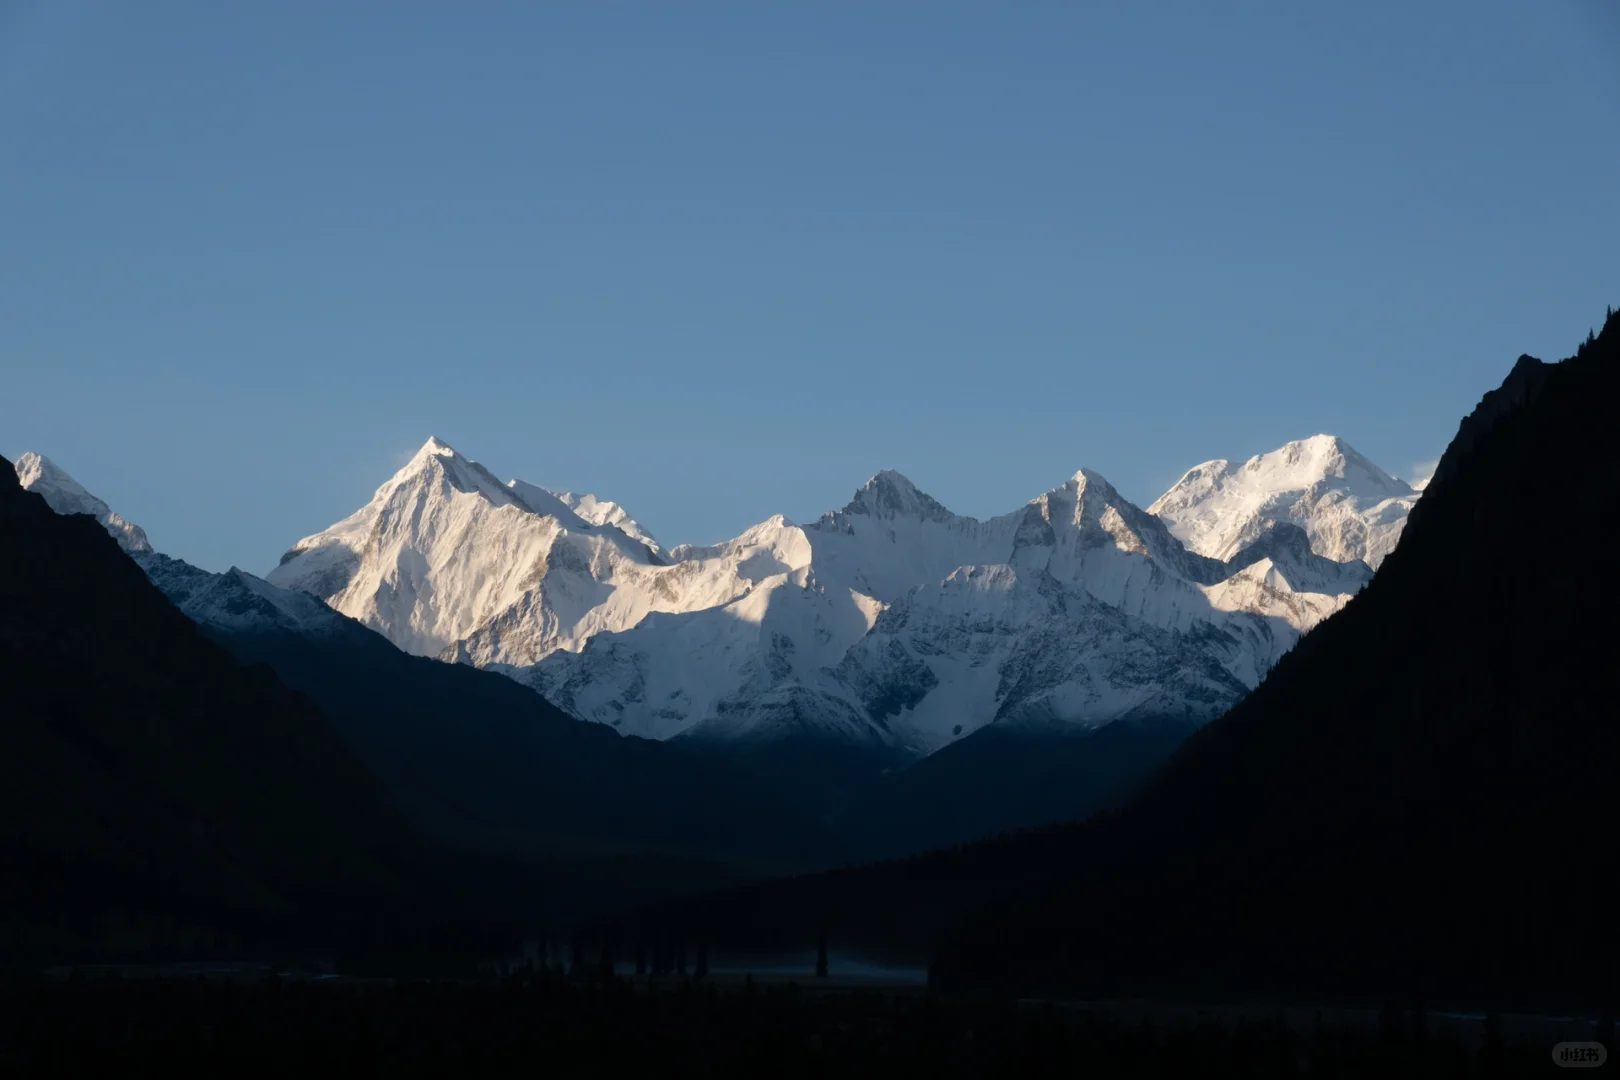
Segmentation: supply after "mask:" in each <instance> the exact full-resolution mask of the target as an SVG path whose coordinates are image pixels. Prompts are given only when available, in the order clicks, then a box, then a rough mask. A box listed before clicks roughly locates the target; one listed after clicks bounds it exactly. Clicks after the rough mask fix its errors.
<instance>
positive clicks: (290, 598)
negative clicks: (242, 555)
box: [16, 454, 349, 637]
mask: <svg viewBox="0 0 1620 1080" xmlns="http://www.w3.org/2000/svg"><path fill="white" fill-rule="evenodd" d="M16 470H17V478H18V480H19V481H20V482H21V483H22V486H23V488H24V489H25V490H28V491H33V492H36V493H37V494H39V495H40V496H41V497H43V498H44V500H45V504H46V505H47V506H49V507H50V508H51V509H52V510H55V511H56V512H57V513H58V514H90V515H91V516H92V517H94V518H95V519H96V520H97V521H99V522H101V524H102V527H103V528H105V529H106V530H107V532H108V533H110V534H111V535H112V538H113V539H114V540H117V541H118V543H119V546H120V547H122V548H123V549H124V550H125V551H126V552H127V553H128V554H129V556H130V557H131V558H132V559H134V560H135V562H136V564H137V565H139V566H140V568H141V569H142V570H143V571H145V573H146V576H147V577H148V578H149V579H150V580H151V582H152V584H154V585H156V586H157V587H158V588H159V590H161V591H162V592H163V594H164V595H165V596H167V597H168V598H169V600H170V601H171V602H172V603H173V604H174V605H175V607H178V608H179V609H180V610H181V611H183V612H185V613H186V615H188V616H190V618H191V619H192V621H193V622H196V623H199V624H201V625H203V626H207V627H211V628H214V629H217V630H221V631H228V632H254V631H266V630H272V629H275V630H287V631H292V632H294V633H299V634H305V635H311V636H317V637H320V636H329V635H332V634H335V633H339V632H340V631H341V629H342V628H343V627H344V626H346V625H349V622H348V620H347V619H345V618H343V616H341V615H339V614H338V613H337V612H335V611H333V610H332V609H331V608H330V607H328V606H327V605H326V604H323V603H321V602H320V601H319V600H317V599H316V598H315V597H313V596H310V595H308V594H305V593H300V592H293V591H290V590H287V589H278V588H276V587H275V586H274V585H271V584H269V583H268V582H266V581H264V580H263V579H262V578H257V577H254V576H253V575H252V574H249V573H247V572H246V571H244V570H240V569H238V568H237V567H234V566H233V567H231V568H230V569H229V570H228V571H226V572H225V573H223V574H214V573H210V572H209V571H207V570H202V569H199V568H197V567H195V566H192V565H191V564H190V563H187V562H182V561H181V560H179V559H175V558H171V557H169V556H167V555H163V554H161V553H159V552H157V551H155V550H153V548H152V545H151V543H150V542H149V541H148V540H147V536H146V531H145V530H144V529H142V528H141V527H140V526H139V525H136V524H134V523H133V522H130V521H126V520H125V519H124V518H122V517H120V516H119V515H118V514H116V513H114V512H113V511H112V510H111V509H109V508H108V506H107V504H106V503H104V502H102V501H101V500H100V499H98V498H96V497H95V496H94V495H92V494H90V492H88V491H86V490H85V489H84V487H83V486H82V485H81V484H80V483H79V482H78V481H77V480H75V479H73V477H71V476H69V475H68V473H67V472H66V470H64V469H62V468H61V467H59V466H57V465H56V464H55V463H53V462H51V461H50V460H49V459H47V458H44V457H41V456H40V455H38V454H23V455H22V456H20V457H19V458H18V459H17V465H16Z"/></svg>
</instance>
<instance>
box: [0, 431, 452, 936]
mask: <svg viewBox="0 0 1620 1080" xmlns="http://www.w3.org/2000/svg"><path fill="white" fill-rule="evenodd" d="M125 524H126V525H127V523H125ZM114 531H115V532H119V533H121V534H122V536H123V537H124V539H125V541H126V542H127V543H129V544H131V545H135V546H139V545H137V544H136V539H137V537H138V530H135V531H133V532H132V531H130V530H129V529H127V528H125V529H117V528H115V530H114ZM139 539H140V540H141V541H142V542H144V538H143V537H142V538H139ZM0 713H3V715H4V717H5V719H4V721H3V722H0V740H3V747H0V799H3V800H4V804H5V805H4V812H3V814H0V822H3V823H4V824H3V835H0V896H3V897H4V898H5V903H4V905H3V908H0V920H3V922H4V930H5V933H4V938H3V941H4V944H5V946H6V949H7V951H8V952H10V953H15V954H26V955H32V954H39V955H49V956H51V957H53V958H59V957H62V956H71V955H74V954H75V951H76V950H79V949H82V948H98V949H102V950H104V951H117V950H118V949H119V948H128V949H130V950H132V951H137V952H141V951H151V950H154V949H162V948H163V947H165V946H169V947H174V948H181V947H185V946H186V945H187V943H191V944H195V943H196V942H197V941H198V940H201V939H206V940H208V941H210V942H215V943H218V942H222V941H224V942H228V941H231V940H235V941H238V942H244V941H252V942H256V943H258V944H259V945H263V944H264V943H266V942H277V941H283V942H285V941H290V940H296V941H298V942H300V943H301V944H304V945H310V944H312V943H313V944H324V945H325V946H327V947H335V946H336V945H337V944H338V943H339V942H340V941H341V940H343V939H345V938H352V937H353V936H356V935H358V936H360V937H362V938H364V939H367V940H369V939H370V938H371V936H372V935H373V934H374V933H376V932H377V931H379V930H381V929H382V928H383V927H384V926H385V924H387V923H388V922H390V921H391V920H392V917H391V916H381V917H380V916H379V912H383V911H390V910H392V911H395V912H403V911H404V910H406V909H408V908H412V907H414V906H415V905H416V903H417V902H418V900H420V901H421V902H422V903H424V904H432V903H435V902H436V899H433V898H437V897H439V896H440V892H439V890H438V889H437V888H436V886H435V885H434V883H433V881H432V880H431V879H430V878H424V877H423V876H422V875H421V874H420V872H419V871H420V869H421V867H422V866H423V864H424V862H425V861H426V852H425V850H424V849H423V848H422V847H421V845H419V844H418V842H417V841H416V839H415V837H414V836H413V835H412V834H411V833H410V831H409V830H408V829H407V828H406V827H405V826H404V824H403V823H402V822H401V821H400V820H399V819H398V817H397V815H395V814H394V813H393V812H392V811H391V810H390V809H389V807H388V805H387V802H386V800H385V798H384V796H383V793H382V791H381V789H380V788H379V787H378V786H377V785H376V783H375V782H374V781H373V780H372V778H371V777H370V776H369V775H368V774H367V772H366V770H365V769H364V768H363V767H362V766H361V764H360V763H359V762H358V761H357V760H356V759H355V758H354V756H353V755H352V754H351V753H350V752H349V750H348V748H347V747H346V746H345V745H344V744H343V742H342V740H341V739H339V737H338V736H337V735H336V733H335V732H333V731H332V730H331V729H330V727H329V726H328V725H327V723H326V722H325V719H324V718H323V717H322V716H321V715H320V713H319V711H318V710H317V709H316V708H315V707H314V705H313V704H312V703H311V702H310V701H308V700H307V699H305V698H303V697H301V696H300V695H298V694H296V693H294V692H292V691H290V690H289V689H287V687H286V686H284V685H283V684H282V683H281V682H280V681H279V680H278V679H277V678H276V676H275V675H274V674H273V673H272V672H271V671H270V670H269V669H268V668H265V667H262V666H260V667H243V666H241V665H240V664H238V663H237V662H236V661H235V660H234V659H233V658H232V657H231V656H230V655H228V654H227V653H226V652H225V650H223V649H221V648H220V647H219V646H217V645H215V644H214V643H213V642H211V641H209V640H207V639H206V638H205V637H204V636H203V635H202V633H201V632H199V630H198V629H197V627H196V626H195V625H194V624H193V623H192V622H191V620H189V619H187V618H186V617H185V616H184V615H182V614H181V613H180V612H179V611H177V610H175V608H174V607H173V605H171V604H170V603H169V602H168V600H166V599H165V598H164V596H163V594H162V593H160V592H159V591H158V590H157V589H156V588H154V587H153V586H152V584H151V583H150V582H149V581H148V580H147V579H146V577H145V576H144V575H143V574H142V573H141V571H140V569H139V568H138V567H136V566H135V564H134V563H133V562H131V561H130V559H129V558H128V557H126V555H125V554H124V552H123V551H121V550H120V549H119V545H118V544H117V543H115V542H114V540H113V539H112V538H111V537H109V535H108V532H107V531H104V529H103V528H102V527H101V526H98V525H97V523H96V522H95V521H94V520H92V519H91V518H90V517H88V516H83V515H77V514H76V515H71V516H63V515H58V514H56V513H54V512H52V510H50V509H49V508H48V507H47V506H46V503H45V501H44V500H43V499H42V498H41V497H40V496H38V495H36V494H33V493H31V492H27V491H24V490H23V489H22V488H21V487H20V485H19V484H18V481H17V478H16V476H15V474H14V473H13V471H12V469H11V467H10V464H9V463H7V466H6V467H5V468H0ZM227 947H228V946H227Z"/></svg>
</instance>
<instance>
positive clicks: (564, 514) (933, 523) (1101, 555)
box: [266, 436, 1417, 762]
mask: <svg viewBox="0 0 1620 1080" xmlns="http://www.w3.org/2000/svg"><path fill="white" fill-rule="evenodd" d="M1375 495H1381V496H1382V497H1381V498H1376V499H1375V498H1374V496H1375ZM1416 499H1417V493H1416V492H1415V491H1414V490H1413V489H1412V488H1410V487H1409V486H1407V485H1406V484H1404V483H1403V482H1402V481H1400V480H1397V479H1395V478H1394V477H1391V476H1389V475H1388V474H1387V473H1384V472H1383V471H1382V470H1380V469H1378V468H1377V467H1376V466H1374V465H1372V464H1371V463H1370V462H1368V461H1367V460H1366V459H1365V458H1363V457H1362V456H1361V455H1360V454H1358V453H1356V452H1355V451H1354V450H1353V449H1352V448H1350V447H1349V446H1348V445H1347V444H1345V443H1344V442H1343V441H1342V440H1340V439H1336V438H1333V437H1330V436H1317V437H1315V438H1312V439H1308V440H1304V441H1302V442H1299V443H1291V444H1289V445H1288V446H1286V447H1284V448H1282V449H1281V450H1279V451H1276V452H1275V453H1273V454H1268V455H1265V456H1264V457H1260V458H1255V459H1253V460H1252V461H1250V462H1249V463H1247V464H1246V465H1244V466H1243V467H1241V468H1231V467H1230V466H1228V465H1227V464H1226V463H1224V462H1211V463H1207V464H1205V465H1202V466H1199V467H1198V468H1196V469H1194V470H1192V471H1191V472H1189V473H1188V474H1187V476H1186V477H1184V478H1183V480H1182V481H1181V482H1179V483H1178V484H1177V485H1176V486H1175V487H1174V488H1172V489H1171V491H1170V492H1168V493H1167V494H1166V495H1165V496H1164V497H1163V498H1162V499H1160V500H1159V502H1158V503H1156V504H1155V506H1156V507H1159V508H1160V510H1159V511H1158V512H1156V513H1148V512H1144V511H1143V510H1141V509H1140V508H1138V507H1136V506H1134V505H1132V504H1131V503H1130V502H1129V501H1127V500H1126V499H1124V498H1123V497H1122V496H1121V495H1120V494H1119V492H1118V491H1117V490H1116V489H1114V487H1113V486H1112V485H1110V484H1109V483H1108V482H1107V480H1105V479H1104V478H1102V477H1101V476H1098V475H1097V474H1096V473H1093V472H1091V471H1089V470H1081V471H1080V472H1078V473H1076V474H1075V475H1074V477H1072V478H1071V479H1070V480H1068V481H1067V482H1065V483H1064V484H1062V485H1060V486H1059V487H1057V488H1054V489H1053V490H1051V491H1049V492H1046V493H1045V494H1043V495H1041V496H1039V497H1037V498H1035V499H1033V500H1031V501H1030V502H1029V503H1027V504H1026V505H1025V506H1023V507H1021V508H1019V509H1018V510H1015V511H1012V512H1011V513H1008V514H1005V515H1002V516H1000V517H996V518H991V519H989V520H984V521H981V520H977V519H974V518H968V517H963V516H960V515H957V514H954V513H952V512H951V511H949V510H948V509H946V508H945V507H944V506H942V505H940V504H939V503H938V502H937V501H936V500H934V499H933V498H931V497H930V496H928V495H927V494H925V493H923V492H921V491H919V490H918V489H917V488H916V487H915V486H914V485H913V484H911V483H910V482H909V481H908V480H907V479H906V478H905V477H903V476H901V475H899V474H898V473H894V472H891V471H885V472H880V473H878V474H877V475H876V476H874V477H873V478H872V479H871V480H870V481H868V482H867V484H866V485H865V486H864V487H862V488H861V489H860V490H858V491H857V492H856V493H855V495H854V497H853V498H852V499H851V500H850V502H849V503H848V505H846V506H845V507H843V508H842V509H841V510H838V511H834V512H830V513H827V514H825V515H823V516H822V517H821V518H820V519H818V520H817V521H815V522H812V523H810V524H807V525H802V526H801V525H795V524H793V523H791V522H789V521H788V520H786V519H785V518H783V517H781V516H776V517H772V518H769V519H767V520H766V521H764V522H761V523H760V524H759V525H757V526H755V527H753V528H751V529H749V530H747V531H746V532H744V533H743V534H742V535H741V536H738V537H736V538H735V539H732V540H729V541H727V542H725V543H721V544H716V545H713V546H709V547H693V546H684V545H683V546H680V547H676V548H672V549H667V550H666V549H664V548H662V547H660V546H659V545H658V543H657V542H656V541H654V540H653V539H652V538H651V534H650V532H649V531H648V530H647V529H646V528H645V527H643V526H642V525H640V524H639V523H637V522H636V521H635V520H634V519H632V518H630V517H629V516H628V514H626V513H625V512H624V510H623V509H622V508H620V507H619V506H617V505H616V504H614V503H610V502H605V501H600V500H597V499H595V498H594V497H592V496H574V495H565V494H558V493H556V492H552V491H549V490H547V489H544V488H541V487H538V486H536V485H533V484H529V483H526V482H524V481H521V480H512V481H508V482H504V483H503V482H501V481H500V480H498V479H497V478H496V477H495V475H494V474H493V473H491V472H490V471H489V470H488V469H486V468H484V467H483V466H481V465H479V464H478V463H476V462H473V461H471V460H469V459H467V458H466V457H464V456H463V455H461V454H460V453H458V452H457V451H455V450H454V449H453V448H451V447H450V446H448V445H447V444H445V443H443V442H442V441H440V440H438V439H430V440H429V441H428V442H427V443H426V444H425V445H424V446H423V447H422V449H421V450H420V451H419V452H418V453H417V454H416V455H415V457H413V458H412V460H411V461H410V462H409V463H408V464H407V465H406V466H405V467H404V468H402V469H401V470H400V471H399V472H398V473H397V474H395V475H394V476H393V477H392V478H390V479H389V480H388V482H387V483H385V484H383V485H382V486H381V487H380V488H378V489H377V492H376V494H375V496H374V497H373V498H372V500H371V502H370V503H368V504H367V505H366V506H365V507H363V508H362V509H360V510H359V511H357V512H356V513H355V514H353V515H351V516H350V517H348V518H346V519H345V520H344V521H342V522H339V523H338V524H336V525H334V526H332V527H331V528H329V529H326V530H324V531H323V532H321V533H318V534H316V535H314V536H310V537H307V538H305V539H304V540H301V541H299V542H298V543H297V544H296V545H295V546H294V547H293V548H292V549H291V550H289V551H288V552H287V554H286V555H285V556H284V557H283V559H282V561H281V564H280V565H279V566H277V567H276V568H275V569H274V570H272V571H271V572H270V573H269V574H268V575H266V580H267V581H268V582H270V583H271V584H272V585H276V586H280V587H283V588H287V589H293V590H298V591H303V592H308V593H310V594H312V595H315V596H318V597H320V598H321V599H323V600H325V601H326V602H327V603H328V604H330V605H331V606H332V607H333V608H335V609H336V610H338V611H341V612H343V613H345V614H347V615H350V616H352V617H353V618H355V619H357V620H359V621H361V622H363V623H365V624H366V625H368V626H370V627H372V628H373V629H375V630H377V631H378V632H380V633H382V634H383V635H385V636H386V637H388V639H389V640H390V641H392V642H394V643H395V644H396V645H398V646H399V647H400V648H402V649H404V650H406V651H408V652H414V653H417V654H419V655H429V656H431V655H437V656H440V657H443V658H445V659H450V660H454V661H457V662H460V663H466V664H472V665H475V666H478V667H484V668H490V669H493V670H497V671H500V672H503V673H505V674H508V675H510V676H511V677H513V678H515V679H517V680H518V681H520V682H523V683H525V684H527V685H529V686H531V687H533V688H534V689H536V690H538V691H539V692H540V693H541V694H542V695H544V696H545V697H546V698H547V699H548V700H550V701H552V702H554V703H555V704H557V705H558V706H559V707H561V708H563V709H564V710H566V711H567V712H569V713H571V714H573V715H575V716H578V717H580V718H581V719H586V720H593V721H597V722H599V723H603V724H607V725H610V726H612V727H614V728H616V729H618V730H620V731H622V732H625V733H629V734H636V735H642V736H645V737H648V738H654V739H660V740H666V739H671V738H676V737H684V738H693V739H705V740H722V741H749V740H779V739H783V738H789V739H792V738H803V737H810V738H822V739H825V738H830V739H832V740H834V741H837V742H841V743H845V744H850V745H859V746H865V747H868V748H870V749H871V750H872V751H873V752H874V753H876V754H879V755H887V756H889V757H891V758H892V759H894V760H895V761H898V762H904V761H910V760H915V759H917V758H920V757H924V756H926V755H928V754H931V753H933V752H935V751H937V750H939V749H941V748H942V747H944V746H947V745H949V744H951V743H952V742H954V741H956V740H959V739H962V738H965V737H968V736H970V735H972V734H973V733H974V732H975V731H976V730H977V729H979V728H980V727H982V726H984V725H986V724H990V723H1001V724H1004V725H1009V726H1018V725H1028V724H1051V723H1054V722H1055V723H1063V724H1074V725H1078V726H1080V727H1082V728H1088V729H1089V728H1096V727H1098V726H1101V725H1103V724H1106V723H1109V722H1112V721H1115V720H1121V719H1125V720H1141V719H1151V720H1155V721H1157V720H1162V719H1166V718H1174V719H1177V720H1182V721H1187V722H1192V723H1198V722H1203V721H1207V720H1208V719H1211V718H1213V717H1214V716H1217V715H1219V714H1220V713H1221V712H1222V711H1224V710H1225V709H1226V708H1228V707H1230V706H1231V705H1232V704H1233V703H1234V702H1235V701H1237V700H1238V699H1239V698H1241V697H1242V696H1243V694H1245V693H1246V692H1247V691H1248V690H1249V689H1251V688H1252V687H1253V686H1254V685H1255V684H1256V683H1257V682H1258V681H1259V679H1260V677H1261V676H1262V675H1263V674H1264V672H1265V671H1266V670H1268V669H1269V668H1270V667H1271V666H1272V665H1273V664H1274V663H1275V662H1276V660H1277V658H1278V657H1280V656H1281V655H1282V654H1283V653H1285V652H1286V651H1287V650H1288V649H1289V648H1291V647H1292V646H1293V644H1294V642H1295V641H1296V640H1297V639H1298V637H1299V635H1300V634H1301V633H1303V632H1305V631H1307V630H1309V629H1310V628H1311V627H1313V626H1315V625H1316V624H1317V623H1318V622H1320V621H1321V620H1322V619H1323V618H1325V617H1327V616H1328V615H1331V614H1332V613H1333V612H1335V611H1337V610H1339V609H1340V608H1341V607H1343V606H1344V604H1345V603H1346V602H1347V601H1348V599H1349V598H1350V597H1351V596H1353V595H1354V594H1355V593H1356V592H1357V591H1358V590H1359V589H1360V588H1362V587H1363V586H1364V585H1365V584H1366V583H1367V581H1368V580H1370V578H1371V574H1372V571H1371V568H1370V567H1369V566H1368V565H1367V563H1366V562H1364V561H1362V556H1368V557H1372V558H1378V557H1380V556H1381V554H1382V552H1383V551H1384V550H1386V549H1387V547H1388V546H1389V545H1390V544H1391V543H1393V536H1394V535H1395V534H1397V533H1398V530H1399V525H1400V523H1401V522H1402V521H1403V520H1404V517H1405V514H1406V512H1407V511H1408V510H1409V509H1410V507H1411V505H1412V504H1413V503H1414V502H1415V501H1416ZM1181 536H1186V537H1189V538H1190V540H1191V541H1192V546H1191V547H1189V546H1188V544H1187V543H1184V542H1183V540H1182V539H1181ZM1212 549H1218V550H1219V554H1218V555H1211V554H1206V553H1204V552H1205V550H1212ZM1324 552H1326V554H1324Z"/></svg>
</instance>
